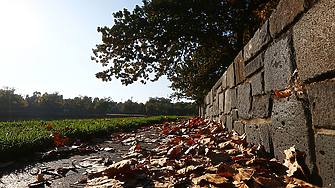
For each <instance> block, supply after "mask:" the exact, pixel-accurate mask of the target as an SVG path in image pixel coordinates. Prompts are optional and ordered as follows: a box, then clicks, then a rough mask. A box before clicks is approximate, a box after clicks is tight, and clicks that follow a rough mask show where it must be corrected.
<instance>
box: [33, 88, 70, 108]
mask: <svg viewBox="0 0 335 188" xmlns="http://www.w3.org/2000/svg"><path fill="white" fill-rule="evenodd" d="M35 103H36V106H38V107H40V108H43V109H46V110H56V109H60V108H62V107H63V106H64V102H63V96H62V95H59V93H58V92H55V93H53V94H48V93H45V94H43V95H42V96H40V97H38V98H37V99H36V100H35Z"/></svg>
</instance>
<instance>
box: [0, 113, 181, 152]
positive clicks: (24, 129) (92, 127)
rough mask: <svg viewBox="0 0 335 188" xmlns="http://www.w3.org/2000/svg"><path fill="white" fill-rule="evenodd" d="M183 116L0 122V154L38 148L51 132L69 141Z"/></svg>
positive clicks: (48, 138)
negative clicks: (63, 136) (69, 139)
mask: <svg viewBox="0 0 335 188" xmlns="http://www.w3.org/2000/svg"><path fill="white" fill-rule="evenodd" d="M178 118H183V117H182V116H153V117H137V118H133V117H127V118H103V119H65V120H54V121H17V122H0V154H1V153H2V152H4V151H6V150H13V149H15V150H17V149H20V148H24V149H25V150H26V149H28V148H33V147H41V146H43V145H45V143H47V142H48V141H50V134H51V133H60V134H61V135H65V136H66V137H68V138H78V139H84V138H86V137H89V136H90V135H99V134H106V133H110V132H118V131H121V130H129V129H131V128H135V127H139V126H145V125H149V124H152V123H158V122H163V121H166V120H176V119H178Z"/></svg>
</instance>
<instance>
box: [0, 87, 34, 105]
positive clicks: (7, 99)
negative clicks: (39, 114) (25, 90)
mask: <svg viewBox="0 0 335 188" xmlns="http://www.w3.org/2000/svg"><path fill="white" fill-rule="evenodd" d="M14 92H15V89H12V88H8V87H6V88H4V89H0V108H1V109H2V110H10V109H11V108H12V107H26V106H28V103H27V102H26V101H24V99H23V98H22V96H21V95H17V94H14Z"/></svg>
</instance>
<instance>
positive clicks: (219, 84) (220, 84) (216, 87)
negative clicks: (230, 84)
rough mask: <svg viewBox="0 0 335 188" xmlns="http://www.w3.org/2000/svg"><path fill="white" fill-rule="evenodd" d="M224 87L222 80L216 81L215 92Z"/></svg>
mask: <svg viewBox="0 0 335 188" xmlns="http://www.w3.org/2000/svg"><path fill="white" fill-rule="evenodd" d="M221 86H222V79H218V81H216V83H215V85H214V87H213V88H214V89H215V90H218V89H219V87H221Z"/></svg>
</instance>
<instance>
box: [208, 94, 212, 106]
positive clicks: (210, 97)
mask: <svg viewBox="0 0 335 188" xmlns="http://www.w3.org/2000/svg"><path fill="white" fill-rule="evenodd" d="M208 102H209V104H208V105H209V106H212V105H213V90H210V91H209V93H208Z"/></svg>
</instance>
